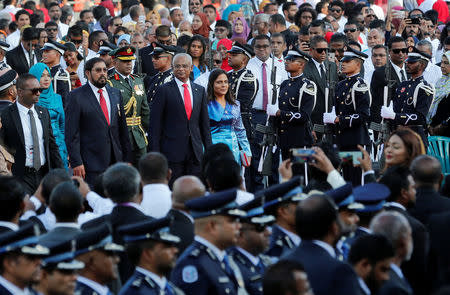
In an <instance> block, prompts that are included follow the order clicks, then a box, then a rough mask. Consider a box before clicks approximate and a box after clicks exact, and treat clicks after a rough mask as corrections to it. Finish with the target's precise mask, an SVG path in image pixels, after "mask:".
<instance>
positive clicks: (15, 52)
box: [6, 43, 41, 75]
mask: <svg viewBox="0 0 450 295" xmlns="http://www.w3.org/2000/svg"><path fill="white" fill-rule="evenodd" d="M34 54H35V56H36V60H37V61H38V62H39V61H40V60H41V52H40V50H34ZM6 63H7V64H8V65H9V66H10V67H11V68H12V69H13V70H14V71H16V72H17V74H18V75H21V74H24V73H28V70H30V66H29V65H28V62H27V58H26V57H25V53H24V52H23V49H22V44H21V43H19V46H17V47H16V48H14V49H12V50H10V51H8V52H7V53H6Z"/></svg>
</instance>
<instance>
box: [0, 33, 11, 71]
mask: <svg viewBox="0 0 450 295" xmlns="http://www.w3.org/2000/svg"><path fill="white" fill-rule="evenodd" d="M9 47H10V45H9V44H8V43H6V42H4V41H1V40H0V71H1V70H4V69H10V68H11V67H10V66H8V64H7V63H6V58H5V55H6V52H7V51H8V50H9Z"/></svg>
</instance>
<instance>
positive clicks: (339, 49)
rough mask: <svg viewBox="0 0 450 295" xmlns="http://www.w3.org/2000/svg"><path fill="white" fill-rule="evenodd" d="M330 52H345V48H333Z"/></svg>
mask: <svg viewBox="0 0 450 295" xmlns="http://www.w3.org/2000/svg"><path fill="white" fill-rule="evenodd" d="M330 52H331V53H336V52H339V53H343V52H344V48H338V49H334V48H331V49H330Z"/></svg>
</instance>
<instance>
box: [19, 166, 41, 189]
mask: <svg viewBox="0 0 450 295" xmlns="http://www.w3.org/2000/svg"><path fill="white" fill-rule="evenodd" d="M47 172H48V168H47V166H43V167H41V168H40V169H39V170H37V171H36V170H35V169H34V168H30V167H25V171H24V174H23V175H22V176H19V177H18V178H19V179H20V180H21V181H22V183H23V186H24V188H25V191H26V193H27V194H29V195H30V196H31V195H33V194H34V192H35V191H36V189H37V188H38V187H39V184H40V183H41V180H42V178H44V176H45V174H47Z"/></svg>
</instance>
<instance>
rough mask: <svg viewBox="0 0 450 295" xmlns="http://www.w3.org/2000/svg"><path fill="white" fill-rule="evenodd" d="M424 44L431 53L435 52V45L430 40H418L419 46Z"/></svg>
mask: <svg viewBox="0 0 450 295" xmlns="http://www.w3.org/2000/svg"><path fill="white" fill-rule="evenodd" d="M419 45H420V46H424V47H426V48H427V50H428V51H429V53H430V55H431V54H433V45H431V42H430V41H428V40H420V41H419V42H417V46H419Z"/></svg>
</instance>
